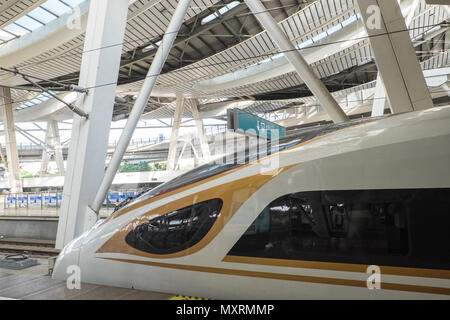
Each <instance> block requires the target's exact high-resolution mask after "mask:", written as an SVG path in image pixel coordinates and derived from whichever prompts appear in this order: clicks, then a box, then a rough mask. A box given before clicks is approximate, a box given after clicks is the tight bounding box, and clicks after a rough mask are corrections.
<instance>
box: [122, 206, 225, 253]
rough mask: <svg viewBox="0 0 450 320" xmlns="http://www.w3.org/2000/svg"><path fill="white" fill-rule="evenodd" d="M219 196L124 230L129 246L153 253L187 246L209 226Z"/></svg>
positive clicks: (220, 207)
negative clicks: (126, 230)
mask: <svg viewBox="0 0 450 320" xmlns="http://www.w3.org/2000/svg"><path fill="white" fill-rule="evenodd" d="M222 204H223V202H222V200H221V199H211V200H207V201H203V202H200V203H197V204H194V205H192V206H189V207H186V208H182V209H179V210H176V211H173V212H170V213H167V214H165V215H163V216H160V217H157V218H154V219H152V220H150V221H148V222H146V223H143V224H141V225H139V226H137V227H136V228H134V229H133V230H132V231H130V232H129V233H128V235H127V236H126V238H125V241H126V242H127V244H128V245H130V246H131V247H133V248H135V249H137V250H141V251H145V252H148V253H153V254H170V253H175V252H179V251H182V250H184V249H187V248H190V247H192V246H194V245H195V244H196V243H198V242H199V241H200V240H201V239H202V238H203V237H204V236H205V235H206V234H207V233H208V232H209V230H210V229H211V227H212V226H213V224H214V222H215V221H216V220H217V218H218V216H219V214H220V210H221V209H222Z"/></svg>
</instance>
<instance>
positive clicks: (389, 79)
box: [357, 0, 433, 113]
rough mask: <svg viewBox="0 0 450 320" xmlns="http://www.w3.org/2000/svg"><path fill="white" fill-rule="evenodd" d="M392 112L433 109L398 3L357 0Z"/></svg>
mask: <svg viewBox="0 0 450 320" xmlns="http://www.w3.org/2000/svg"><path fill="white" fill-rule="evenodd" d="M357 3H358V6H359V9H360V12H361V16H362V18H363V20H364V26H365V29H366V31H367V34H368V35H369V41H370V44H371V46H372V51H373V53H374V56H375V62H376V63H377V66H378V70H379V72H380V74H381V76H382V78H383V82H384V86H385V88H386V96H387V99H388V101H389V104H390V107H391V110H392V113H401V112H408V111H413V110H422V109H426V108H430V107H433V101H432V100H431V95H430V92H429V90H428V87H427V85H426V83H425V79H424V76H423V73H422V69H421V67H420V64H419V60H418V59H417V56H416V52H415V50H414V48H413V45H412V43H411V38H410V35H409V31H408V30H407V28H406V23H405V19H404V18H403V15H402V12H401V10H400V6H399V5H398V3H397V1H384V0H357Z"/></svg>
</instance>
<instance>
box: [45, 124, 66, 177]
mask: <svg viewBox="0 0 450 320" xmlns="http://www.w3.org/2000/svg"><path fill="white" fill-rule="evenodd" d="M47 129H51V130H50V132H51V145H52V147H53V148H54V150H55V161H56V166H57V167H58V172H59V174H60V175H61V176H63V175H64V174H65V171H66V170H65V169H64V156H63V151H62V146H61V138H60V136H59V128H58V122H57V121H56V120H50V121H49V122H48V124H47Z"/></svg>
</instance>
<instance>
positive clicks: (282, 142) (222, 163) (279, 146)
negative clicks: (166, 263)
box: [115, 119, 370, 212]
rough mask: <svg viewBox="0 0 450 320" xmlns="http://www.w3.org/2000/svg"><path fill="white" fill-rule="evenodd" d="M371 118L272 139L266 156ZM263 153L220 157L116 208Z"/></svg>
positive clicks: (214, 173) (246, 151) (167, 190)
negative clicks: (241, 156)
mask: <svg viewBox="0 0 450 320" xmlns="http://www.w3.org/2000/svg"><path fill="white" fill-rule="evenodd" d="M368 120H370V119H359V120H354V121H350V122H346V123H339V124H328V125H321V126H316V127H312V128H305V129H300V130H296V131H294V132H292V133H290V134H289V135H287V136H285V137H283V138H280V139H279V140H278V141H277V143H276V144H275V145H273V143H272V142H271V141H270V140H267V148H266V150H267V153H266V152H265V153H264V156H266V155H267V154H274V153H276V152H280V151H282V150H285V149H288V148H291V147H293V146H296V145H298V144H300V143H303V142H306V141H308V140H311V139H314V138H316V137H320V136H323V135H325V134H328V133H331V132H335V131H338V130H341V129H344V128H348V127H351V126H354V125H357V124H360V123H364V122H367V121H368ZM240 155H243V157H244V158H243V159H242V158H241V159H240V158H239V156H240ZM260 156H261V154H254V153H251V152H249V148H248V147H247V148H245V152H244V151H243V150H237V151H236V152H234V154H228V155H226V156H223V157H220V158H218V159H216V160H214V161H212V162H210V163H207V164H204V165H201V166H199V167H197V168H195V169H192V170H190V171H188V172H186V173H184V174H182V175H180V176H178V177H176V178H174V179H172V180H170V181H168V182H165V183H163V184H161V185H159V186H157V187H155V188H152V189H149V190H147V191H144V192H143V193H141V194H140V195H139V196H138V197H137V198H135V199H133V200H132V201H129V202H125V203H122V204H120V205H119V206H117V207H116V210H115V212H116V211H118V210H119V209H121V208H123V207H125V206H128V205H131V204H132V203H136V202H138V201H142V200H146V199H150V198H153V197H156V196H159V195H162V194H165V193H167V192H170V191H173V190H175V189H178V188H181V187H184V186H187V185H190V184H192V183H195V182H198V181H202V180H205V179H207V178H210V177H212V176H215V175H218V174H221V173H224V172H227V171H230V170H232V169H235V168H237V167H240V166H242V165H244V164H247V163H249V162H251V161H254V160H255V159H260V158H262V157H260Z"/></svg>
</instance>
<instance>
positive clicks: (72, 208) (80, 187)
mask: <svg viewBox="0 0 450 320" xmlns="http://www.w3.org/2000/svg"><path fill="white" fill-rule="evenodd" d="M127 8H128V0H115V1H108V0H96V1H93V2H92V3H91V7H90V10H89V11H90V19H89V21H88V25H87V32H86V34H87V37H86V42H85V46H84V52H85V53H84V57H83V63H82V66H81V77H80V83H79V84H80V86H82V87H84V88H91V89H90V90H89V94H88V95H85V94H79V96H78V101H77V105H78V107H79V108H80V109H81V110H83V111H84V112H86V113H88V114H89V119H86V118H84V117H80V116H78V115H74V123H73V129H72V138H71V142H70V152H69V159H68V163H67V173H66V180H65V185H64V191H63V200H62V208H61V215H60V218H59V224H58V234H57V238H56V248H63V247H64V246H65V245H66V244H67V243H68V242H69V241H70V240H72V239H73V238H75V237H76V236H78V235H80V234H82V233H83V232H84V231H85V230H88V229H89V228H91V227H92V226H93V225H94V224H95V222H96V221H97V215H96V214H93V213H91V212H89V211H87V209H88V205H90V204H91V203H92V201H93V199H94V196H95V194H96V193H97V190H98V188H99V186H100V183H101V180H102V178H103V173H104V168H105V161H106V151H107V147H108V139H109V128H110V123H111V118H112V112H113V106H114V95H115V94H114V93H115V90H116V82H117V73H118V69H119V63H120V53H121V49H122V48H121V45H117V43H120V42H121V41H122V39H123V34H124V31H125V25H126V13H127V10H126V9H127ZM98 48H102V49H100V50H99V49H98Z"/></svg>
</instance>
